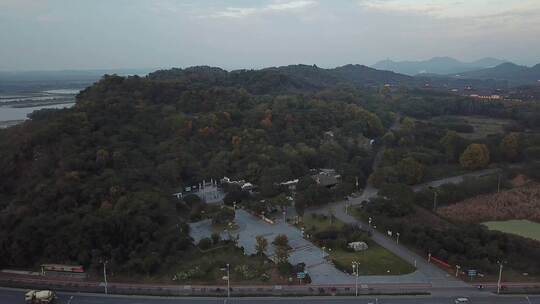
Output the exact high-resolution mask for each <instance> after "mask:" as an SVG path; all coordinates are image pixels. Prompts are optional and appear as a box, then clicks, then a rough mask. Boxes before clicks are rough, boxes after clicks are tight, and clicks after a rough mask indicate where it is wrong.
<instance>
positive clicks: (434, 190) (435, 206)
mask: <svg viewBox="0 0 540 304" xmlns="http://www.w3.org/2000/svg"><path fill="white" fill-rule="evenodd" d="M429 189H430V190H431V191H433V210H434V211H435V210H437V188H435V187H431V186H430V187H429Z"/></svg>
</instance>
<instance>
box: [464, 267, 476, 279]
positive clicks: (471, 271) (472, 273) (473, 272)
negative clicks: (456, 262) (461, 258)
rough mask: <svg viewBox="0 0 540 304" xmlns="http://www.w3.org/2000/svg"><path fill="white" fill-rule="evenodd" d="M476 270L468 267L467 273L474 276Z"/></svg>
mask: <svg viewBox="0 0 540 304" xmlns="http://www.w3.org/2000/svg"><path fill="white" fill-rule="evenodd" d="M477 273H478V272H477V271H476V270H475V269H469V270H468V271H467V274H468V275H469V276H470V277H471V278H472V277H475V276H476V274H477Z"/></svg>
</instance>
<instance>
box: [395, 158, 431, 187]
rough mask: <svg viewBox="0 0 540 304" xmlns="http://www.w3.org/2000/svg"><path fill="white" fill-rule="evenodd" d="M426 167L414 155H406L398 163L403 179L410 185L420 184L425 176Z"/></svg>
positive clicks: (399, 172) (398, 169)
mask: <svg viewBox="0 0 540 304" xmlns="http://www.w3.org/2000/svg"><path fill="white" fill-rule="evenodd" d="M424 170H425V167H424V165H422V164H421V163H419V162H418V161H416V160H415V159H414V158H412V157H406V158H404V159H402V160H401V161H400V162H399V163H398V164H397V171H398V174H399V175H400V177H401V179H402V180H403V181H404V182H405V183H406V184H409V185H413V184H418V183H419V182H421V181H422V178H423V177H424Z"/></svg>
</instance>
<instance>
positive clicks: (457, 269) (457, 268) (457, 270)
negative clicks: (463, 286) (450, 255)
mask: <svg viewBox="0 0 540 304" xmlns="http://www.w3.org/2000/svg"><path fill="white" fill-rule="evenodd" d="M460 268H461V267H460V266H459V265H456V278H457V277H458V274H459V269H460Z"/></svg>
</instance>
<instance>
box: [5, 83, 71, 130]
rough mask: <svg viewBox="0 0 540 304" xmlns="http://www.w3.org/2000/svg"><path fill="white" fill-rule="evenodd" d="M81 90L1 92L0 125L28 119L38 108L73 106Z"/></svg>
mask: <svg viewBox="0 0 540 304" xmlns="http://www.w3.org/2000/svg"><path fill="white" fill-rule="evenodd" d="M79 92H80V90H79V89H56V90H47V91H40V92H29V93H15V94H0V127H8V126H12V125H14V124H17V123H19V122H21V121H23V120H25V119H28V114H30V113H32V112H34V111H36V110H40V109H63V108H69V107H72V106H73V105H74V104H75V96H76V95H77V94H78V93H79ZM2 104H3V105H2Z"/></svg>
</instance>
